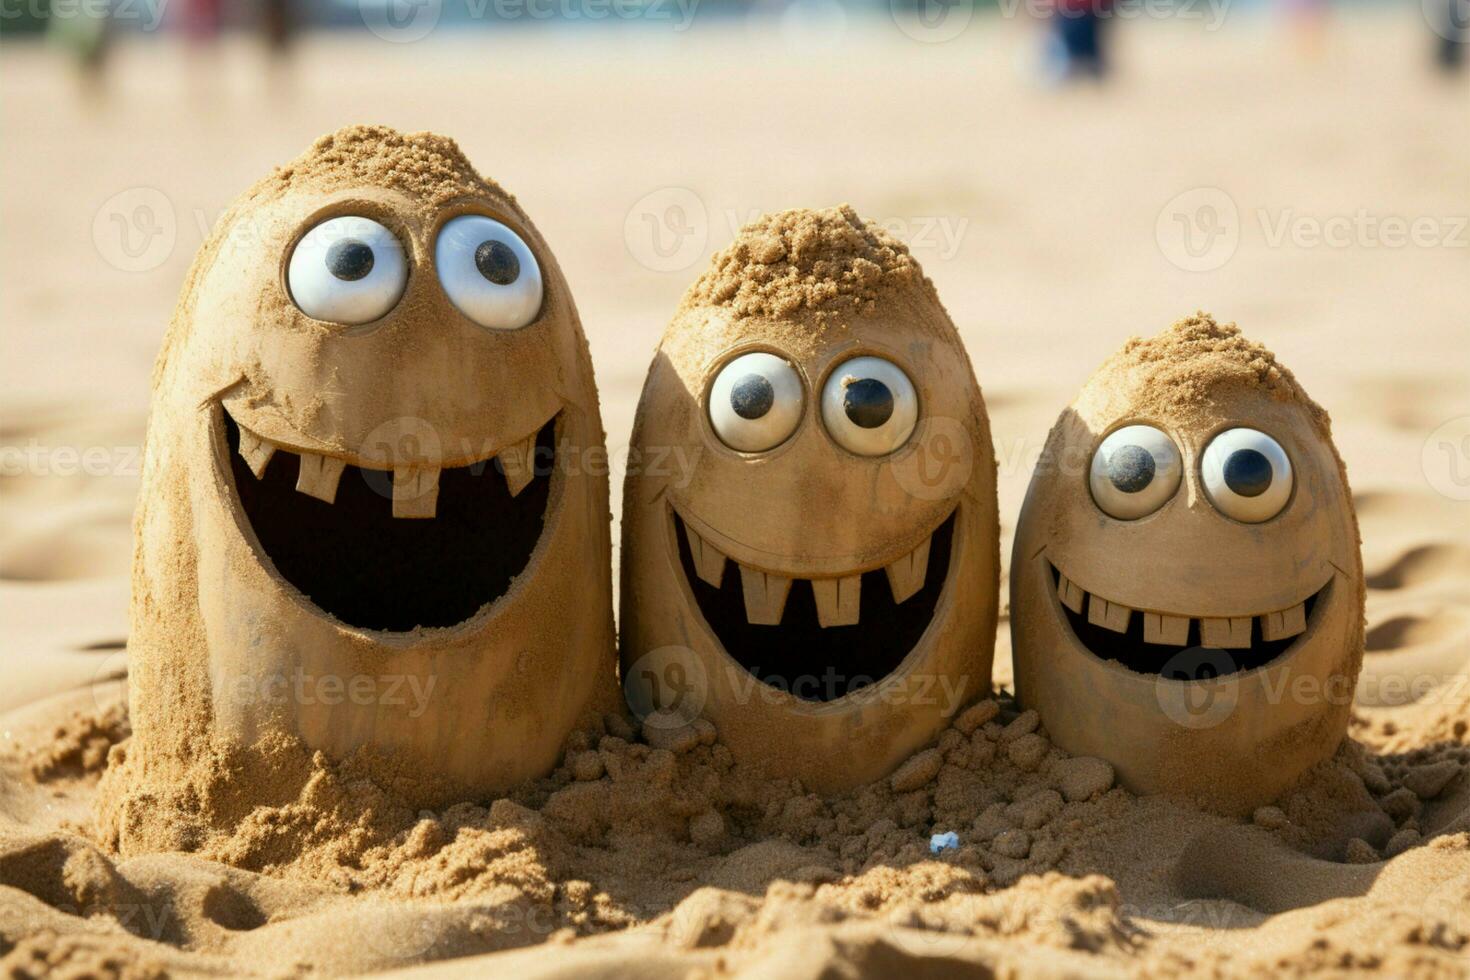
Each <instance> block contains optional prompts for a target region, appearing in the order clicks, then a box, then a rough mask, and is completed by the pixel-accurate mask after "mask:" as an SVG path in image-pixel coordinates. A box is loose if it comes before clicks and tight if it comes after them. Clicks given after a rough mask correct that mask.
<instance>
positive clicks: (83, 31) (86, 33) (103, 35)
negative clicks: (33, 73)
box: [46, 3, 112, 94]
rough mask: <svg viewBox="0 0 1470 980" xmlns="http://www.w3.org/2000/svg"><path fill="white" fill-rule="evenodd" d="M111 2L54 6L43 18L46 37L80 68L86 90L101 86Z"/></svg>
mask: <svg viewBox="0 0 1470 980" xmlns="http://www.w3.org/2000/svg"><path fill="white" fill-rule="evenodd" d="M111 22H112V5H111V4H110V3H78V4H72V5H68V6H66V7H65V8H62V7H60V6H59V5H58V6H54V7H53V8H52V9H51V10H50V12H49V16H47V18H46V40H47V41H49V42H50V43H51V44H53V45H55V46H56V47H58V48H61V49H62V50H64V51H66V52H67V54H68V55H70V56H71V58H72V59H73V60H74V61H75V62H76V65H77V67H78V68H79V69H80V70H81V77H82V85H83V87H84V88H85V89H86V91H87V92H88V93H89V94H95V93H96V92H97V91H98V90H99V89H100V87H101V82H102V68H103V64H104V62H105V61H106V59H107V49H108V47H109V39H110V37H111V36H112V26H111Z"/></svg>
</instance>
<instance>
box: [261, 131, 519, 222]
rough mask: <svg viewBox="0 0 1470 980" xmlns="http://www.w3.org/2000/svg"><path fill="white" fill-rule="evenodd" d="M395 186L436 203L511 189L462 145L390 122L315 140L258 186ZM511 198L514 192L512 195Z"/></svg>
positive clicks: (279, 188) (325, 188) (265, 188)
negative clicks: (482, 169) (484, 172)
mask: <svg viewBox="0 0 1470 980" xmlns="http://www.w3.org/2000/svg"><path fill="white" fill-rule="evenodd" d="M364 186H367V187H389V188H392V189H394V190H398V191H402V192H403V193H405V194H408V195H410V196H412V197H417V198H420V199H422V200H423V201H424V202H425V203H426V204H429V205H430V206H436V205H439V204H443V203H444V202H445V201H450V200H453V199H454V198H456V197H462V196H465V195H469V194H480V193H483V192H484V191H485V188H486V187H487V186H488V187H489V188H490V189H492V190H494V191H496V192H497V193H501V194H504V193H505V192H504V191H503V190H502V189H501V188H500V187H499V186H497V185H496V184H495V183H494V182H493V181H489V180H486V179H485V178H484V177H482V176H480V174H479V173H478V172H477V171H476V170H475V168H474V167H473V166H472V165H471V164H470V162H469V160H468V159H467V158H466V157H465V155H464V153H463V151H461V150H460V148H459V144H458V143H456V142H455V141H454V140H452V139H450V138H449V137H447V136H440V135H439V134H437V133H400V132H398V131H397V130H396V129H390V128H389V127H387V126H362V125H357V126H345V127H343V128H342V129H339V130H337V131H336V132H335V133H329V134H328V135H326V136H323V137H322V138H321V139H319V140H317V141H316V142H315V143H313V144H312V145H311V146H310V148H308V149H307V151H306V152H305V153H303V154H302V155H301V156H299V157H297V158H296V159H295V160H292V161H291V162H290V163H288V164H286V165H285V166H283V167H279V168H277V169H276V171H275V172H274V173H272V174H271V175H270V176H269V177H266V178H265V179H264V180H262V181H261V182H260V184H258V185H257V186H256V188H254V190H255V191H257V192H266V193H271V192H276V193H281V192H285V191H289V190H297V189H308V190H312V191H318V192H320V191H329V190H333V189H335V188H338V187H364ZM507 196H508V195H507Z"/></svg>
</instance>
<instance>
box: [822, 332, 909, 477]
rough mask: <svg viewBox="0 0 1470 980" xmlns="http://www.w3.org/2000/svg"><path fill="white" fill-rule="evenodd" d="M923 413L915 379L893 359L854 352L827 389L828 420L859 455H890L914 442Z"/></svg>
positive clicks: (846, 445)
mask: <svg viewBox="0 0 1470 980" xmlns="http://www.w3.org/2000/svg"><path fill="white" fill-rule="evenodd" d="M918 419H919V396H918V394H917V393H916V392H915V391H914V385H913V382H911V381H910V380H909V376H908V375H906V374H904V373H903V371H902V369H900V368H899V367H898V365H896V364H894V363H893V362H892V361H885V360H883V358H881V357H854V358H853V359H852V360H850V361H845V362H843V363H842V364H840V365H838V366H837V369H836V370H834V371H833V372H832V374H831V375H830V376H829V377H828V378H827V384H826V385H825V386H824V387H823V389H822V422H823V423H825V424H826V426H827V431H828V432H830V433H831V434H832V438H833V439H836V440H837V444H838V445H839V446H841V447H842V448H843V449H846V450H847V451H848V452H851V453H857V454H858V455H859V456H884V455H887V454H888V453H891V452H893V451H894V450H895V449H897V448H898V447H900V446H902V445H903V444H904V443H905V442H908V439H909V435H910V434H911V433H912V432H913V431H914V423H915V422H917V421H918Z"/></svg>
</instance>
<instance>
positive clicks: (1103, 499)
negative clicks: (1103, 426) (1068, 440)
mask: <svg viewBox="0 0 1470 980" xmlns="http://www.w3.org/2000/svg"><path fill="white" fill-rule="evenodd" d="M1183 476H1184V464H1183V463H1182V462H1181V461H1180V457H1179V447H1177V446H1175V445H1174V440H1173V439H1170V438H1169V437H1168V436H1167V435H1165V434H1164V433H1163V432H1161V431H1160V430H1158V429H1156V428H1154V427H1153V426H1151V425H1125V426H1123V428H1121V429H1118V430H1117V431H1115V432H1111V433H1109V434H1108V437H1107V438H1106V439H1104V440H1103V441H1102V443H1101V444H1100V445H1099V446H1098V447H1097V451H1096V452H1094V453H1093V454H1092V471H1091V473H1090V474H1089V477H1088V482H1089V484H1090V485H1091V487H1092V499H1093V500H1094V501H1095V502H1096V503H1097V505H1098V507H1100V508H1102V510H1103V513H1105V514H1107V515H1108V516H1110V517H1116V518H1117V519H1118V520H1120V521H1134V520H1137V519H1138V518H1140V517H1144V516H1146V515H1148V514H1152V513H1153V512H1154V511H1156V510H1158V509H1159V508H1160V507H1162V506H1164V504H1165V503H1166V502H1167V501H1168V499H1169V498H1170V497H1172V496H1174V491H1176V490H1178V489H1179V481H1180V479H1181V478H1183Z"/></svg>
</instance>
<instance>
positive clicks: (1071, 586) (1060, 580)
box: [1057, 572, 1087, 615]
mask: <svg viewBox="0 0 1470 980" xmlns="http://www.w3.org/2000/svg"><path fill="white" fill-rule="evenodd" d="M1057 598H1059V599H1061V600H1062V605H1064V606H1066V607H1067V608H1068V609H1070V610H1072V611H1073V612H1074V613H1078V614H1079V615H1080V614H1081V612H1082V602H1083V600H1085V599H1086V598H1087V593H1086V592H1083V591H1082V586H1080V585H1078V584H1077V583H1076V582H1074V581H1072V580H1071V579H1069V578H1067V576H1065V575H1063V574H1062V573H1061V572H1057Z"/></svg>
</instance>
